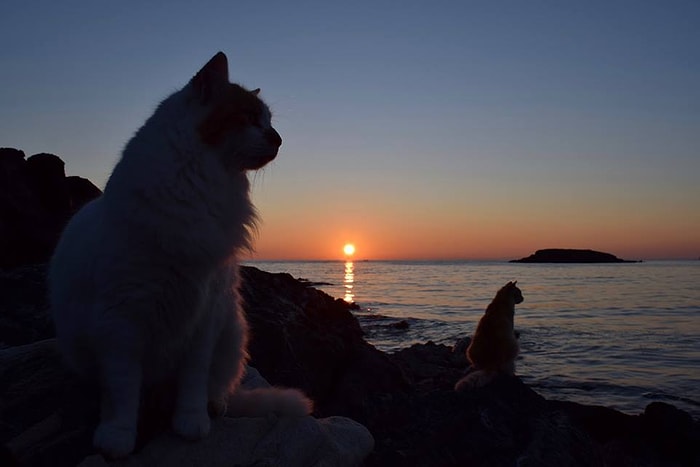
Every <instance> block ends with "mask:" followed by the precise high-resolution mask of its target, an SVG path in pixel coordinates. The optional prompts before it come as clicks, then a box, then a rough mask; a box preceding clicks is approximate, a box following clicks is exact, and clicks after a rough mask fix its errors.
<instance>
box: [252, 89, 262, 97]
mask: <svg viewBox="0 0 700 467" xmlns="http://www.w3.org/2000/svg"><path fill="white" fill-rule="evenodd" d="M250 93H251V94H252V95H254V96H257V95H258V94H260V88H255V89H253V90H252V91H250Z"/></svg>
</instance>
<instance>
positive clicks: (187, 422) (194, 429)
mask: <svg viewBox="0 0 700 467" xmlns="http://www.w3.org/2000/svg"><path fill="white" fill-rule="evenodd" d="M210 428H211V419H210V418H209V414H208V413H207V411H206V410H203V411H181V412H180V411H178V412H177V413H176V414H175V417H173V430H174V431H175V433H177V434H178V435H180V436H182V437H183V438H185V439H188V440H191V441H196V440H198V439H202V438H204V437H205V436H207V435H208V434H209V429H210Z"/></svg>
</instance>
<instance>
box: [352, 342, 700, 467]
mask: <svg viewBox="0 0 700 467" xmlns="http://www.w3.org/2000/svg"><path fill="white" fill-rule="evenodd" d="M464 344H468V342H461V343H457V344H456V345H455V346H454V347H453V348H450V347H448V346H445V345H436V344H433V343H427V344H418V345H414V346H412V347H410V348H407V349H404V350H401V351H400V352H397V353H395V354H393V355H392V360H393V361H394V362H396V363H397V364H398V365H399V366H400V367H401V368H402V369H403V370H404V372H405V374H406V376H407V378H409V380H410V381H411V382H412V386H413V387H414V388H416V390H415V391H412V392H410V393H408V394H393V395H384V396H383V397H375V398H373V399H372V402H371V403H370V404H368V406H369V407H371V410H368V418H367V419H364V420H361V421H362V422H363V423H364V424H365V425H366V426H367V427H368V428H369V429H370V430H371V432H372V434H373V435H374V437H375V440H376V443H377V445H376V447H375V450H374V452H373V454H372V455H371V456H370V457H369V459H368V460H367V461H366V465H368V466H375V465H376V466H383V465H402V466H403V465H406V466H419V465H440V466H462V465H469V466H484V467H486V466H501V465H504V466H505V465H521V466H564V465H566V466H606V465H645V466H676V465H677V466H683V465H700V464H699V462H700V448H699V447H698V443H700V423H699V422H698V421H693V420H692V418H691V417H690V415H689V414H688V413H686V412H684V411H682V410H679V409H677V408H675V407H673V406H671V405H669V404H665V403H660V402H654V403H651V404H649V406H647V408H646V410H645V412H644V413H643V414H640V415H635V416H632V415H626V414H623V413H621V412H618V411H616V410H613V409H610V408H606V407H597V406H589V405H583V404H578V403H575V402H562V401H550V400H546V399H544V398H543V397H542V396H540V395H539V394H537V393H536V392H534V391H533V390H532V389H531V388H529V387H528V386H526V385H525V384H523V383H522V381H521V380H520V379H519V378H518V377H501V378H499V379H496V380H495V381H494V382H493V383H492V384H490V385H488V386H486V387H483V388H480V389H477V390H473V391H467V392H461V393H457V392H455V391H452V390H451V386H453V385H454V383H455V382H456V381H457V380H458V379H459V377H461V376H462V374H463V373H464V369H465V360H464V354H463V350H464V348H465V345H464Z"/></svg>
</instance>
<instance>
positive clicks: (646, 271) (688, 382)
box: [251, 261, 700, 418]
mask: <svg viewBox="0 0 700 467" xmlns="http://www.w3.org/2000/svg"><path fill="white" fill-rule="evenodd" d="M251 264H252V265H255V266H257V267H259V268H260V269H263V270H265V271H268V272H288V273H290V274H292V275H293V276H294V277H297V278H305V279H309V280H311V281H315V282H328V283H330V284H332V285H322V286H319V288H320V289H322V290H324V291H325V292H327V293H329V294H330V295H332V296H335V297H339V298H344V299H346V300H348V301H355V302H356V303H357V304H359V305H360V306H361V310H360V311H357V312H356V316H357V317H358V318H359V320H360V323H361V324H362V326H363V328H364V329H365V332H366V333H367V336H366V338H367V340H368V341H369V342H371V343H373V344H374V345H375V346H376V347H378V348H379V349H382V350H385V351H389V352H391V351H395V350H397V349H401V348H404V347H408V346H410V345H411V344H414V343H419V342H427V341H429V340H432V341H434V342H436V343H443V344H447V345H452V344H454V343H455V342H456V340H457V339H459V338H460V337H463V336H465V335H470V334H471V333H472V332H473V330H474V328H475V327H476V323H477V322H478V320H479V318H480V317H481V315H482V314H483V312H484V309H485V308H486V306H487V305H488V303H489V302H490V301H491V299H492V298H493V296H494V295H495V293H496V291H497V290H498V289H499V288H500V287H501V286H502V285H504V284H505V283H506V282H508V281H509V280H517V281H518V286H519V287H520V288H521V289H522V291H523V295H524V296H525V301H524V302H523V303H522V304H520V305H518V306H517V307H516V312H515V327H516V329H518V330H520V332H521V334H520V345H521V356H520V358H519V360H518V362H517V368H516V371H517V373H518V374H519V375H520V376H521V377H522V378H523V380H524V381H525V382H526V383H527V384H529V385H530V386H531V387H533V388H534V389H535V390H536V391H537V392H539V393H540V394H542V395H543V396H545V397H547V398H550V399H567V400H573V401H577V402H581V403H586V404H597V405H605V406H609V407H614V408H616V409H618V410H621V411H623V412H626V413H630V414H638V413H640V412H641V411H643V410H644V407H646V405H647V404H649V403H650V402H652V401H654V400H660V401H665V402H669V403H671V404H674V405H676V406H677V407H679V408H682V409H684V410H687V411H688V412H690V413H691V414H692V415H693V416H694V417H695V418H700V261H687V262H683V261H668V262H662V261H651V262H645V263H630V264H603V265H572V264H566V265H547V264H510V263H504V262H437V263H435V262H432V263H431V262H383V261H382V262H354V263H350V262H348V263H343V262H253V263H251ZM402 320H405V321H407V322H408V324H409V327H408V329H403V330H402V329H397V328H396V327H393V326H392V324H394V323H397V322H400V321H402Z"/></svg>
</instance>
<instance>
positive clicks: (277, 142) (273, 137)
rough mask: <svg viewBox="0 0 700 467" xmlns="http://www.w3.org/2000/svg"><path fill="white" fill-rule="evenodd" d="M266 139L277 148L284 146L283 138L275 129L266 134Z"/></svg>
mask: <svg viewBox="0 0 700 467" xmlns="http://www.w3.org/2000/svg"><path fill="white" fill-rule="evenodd" d="M265 139H267V141H269V142H270V144H273V145H274V146H276V147H280V146H282V137H281V136H280V134H279V133H277V130H275V129H274V128H270V129H269V130H267V132H266V133H265Z"/></svg>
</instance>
